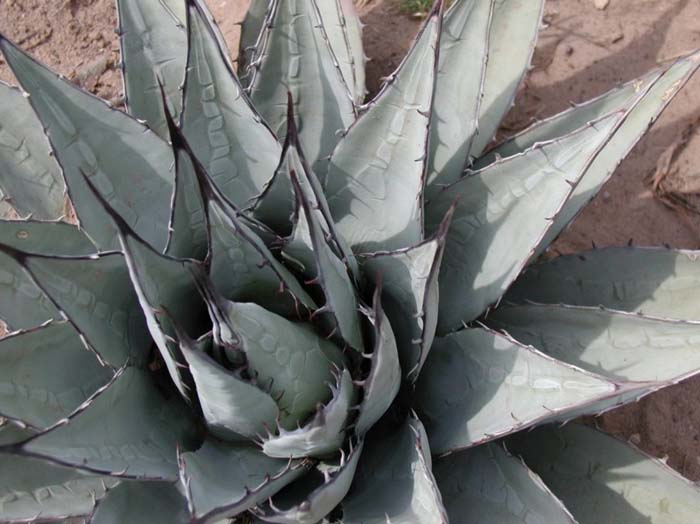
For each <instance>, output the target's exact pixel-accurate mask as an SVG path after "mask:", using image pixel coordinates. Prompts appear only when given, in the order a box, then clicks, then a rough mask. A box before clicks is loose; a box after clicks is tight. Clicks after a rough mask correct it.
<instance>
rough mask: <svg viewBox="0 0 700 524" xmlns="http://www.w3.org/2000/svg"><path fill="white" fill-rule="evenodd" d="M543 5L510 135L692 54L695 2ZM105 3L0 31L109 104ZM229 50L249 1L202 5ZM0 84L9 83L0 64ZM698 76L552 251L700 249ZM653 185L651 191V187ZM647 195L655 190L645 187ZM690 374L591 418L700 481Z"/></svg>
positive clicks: (380, 43)
mask: <svg viewBox="0 0 700 524" xmlns="http://www.w3.org/2000/svg"><path fill="white" fill-rule="evenodd" d="M397 1H398V0H370V1H369V3H368V4H367V5H366V6H365V7H364V8H363V11H362V14H363V20H364V22H365V23H366V24H367V26H366V28H365V42H366V53H367V54H368V55H369V56H370V57H371V59H372V60H371V62H369V64H368V75H369V88H370V90H371V91H376V89H377V87H378V85H379V83H380V78H381V77H382V76H384V75H387V74H388V73H390V72H391V70H392V69H393V67H395V66H396V65H397V64H398V62H399V60H400V59H401V57H402V56H403V54H404V52H405V50H406V49H407V48H408V46H409V44H410V42H411V39H412V37H413V35H414V34H415V32H416V31H417V29H418V27H419V24H420V22H419V21H418V20H416V19H413V18H411V17H410V16H406V15H403V14H400V13H399V10H398V7H397ZM596 3H601V4H605V2H604V1H603V2H601V1H600V0H598V2H596V1H595V0H548V1H547V5H546V14H545V27H544V28H543V31H542V34H541V38H540V41H539V45H538V48H537V52H536V55H535V58H534V64H533V69H532V72H531V74H530V75H529V77H528V79H527V81H526V84H525V86H524V88H523V89H522V91H521V92H520V95H519V97H518V100H517V102H516V106H515V109H514V110H513V111H512V113H511V114H510V115H509V117H508V118H507V120H506V122H505V124H504V126H503V129H502V130H501V132H502V133H503V134H509V133H512V132H514V131H516V130H518V129H521V128H523V127H525V126H526V125H528V124H529V123H530V122H531V121H532V120H533V119H537V118H544V117H546V116H548V115H551V114H553V113H555V112H558V111H561V110H563V109H565V108H566V107H567V106H568V105H569V103H571V102H582V101H584V100H586V99H589V98H591V97H594V96H596V95H598V94H601V93H603V92H605V91H607V90H608V89H610V88H612V87H613V86H615V85H616V84H618V83H620V82H623V81H627V80H630V79H632V78H634V77H636V76H639V75H641V74H642V73H643V72H645V71H647V70H649V69H650V68H652V67H654V65H655V64H656V63H657V62H659V61H662V60H665V59H668V58H671V57H673V56H676V55H679V54H682V53H685V52H687V51H690V50H692V49H694V48H698V47H700V25H698V20H700V2H698V1H697V0H609V2H608V3H607V7H605V8H604V9H600V8H598V7H596V5H595V4H596ZM113 4H114V0H0V31H3V32H5V33H6V34H7V35H8V36H9V37H10V38H12V39H14V40H15V41H16V42H19V43H20V44H21V45H22V46H23V47H24V48H25V49H29V50H30V51H31V52H32V53H33V54H35V55H36V56H37V57H39V58H40V59H41V60H43V61H44V62H45V63H48V64H49V65H50V66H51V67H53V68H54V69H55V70H57V71H59V72H60V73H63V74H64V75H66V76H67V77H68V78H70V79H72V80H73V81H75V82H76V83H78V84H80V85H82V86H84V87H85V88H87V89H90V90H92V91H94V92H95V93H97V94H99V95H100V96H102V97H104V98H107V99H109V100H111V101H112V102H114V103H117V104H118V103H119V102H120V100H121V78H120V74H119V70H118V67H117V64H118V60H119V52H118V42H117V39H116V35H115V33H114V27H115V22H116V15H115V9H114V6H113ZM209 5H210V7H211V9H212V11H213V12H214V15H215V17H216V18H217V20H218V21H219V23H220V25H221V26H222V30H223V32H224V35H225V37H226V39H227V41H228V43H229V46H230V48H231V49H236V47H237V40H238V33H239V28H238V26H237V25H236V24H237V23H238V22H239V21H240V19H241V17H242V13H243V10H244V8H245V7H246V5H247V0H209ZM0 79H3V80H8V81H9V80H11V76H10V74H9V73H8V71H7V68H6V67H5V66H4V63H3V62H2V61H1V60H0ZM699 122H700V75H698V76H696V78H695V79H694V80H693V81H691V83H690V84H689V85H688V86H687V87H686V88H685V89H684V90H683V91H682V92H681V94H680V95H679V96H678V97H677V98H676V99H675V100H674V101H673V102H672V104H671V105H670V107H669V108H668V110H667V111H666V113H665V114H664V116H663V117H662V118H661V119H660V120H659V122H657V124H656V125H655V126H654V127H653V128H652V130H651V132H650V133H649V134H648V135H647V136H646V138H645V139H644V140H642V142H641V143H640V144H639V145H638V146H637V147H636V149H635V150H634V151H633V152H632V154H631V155H630V156H629V157H628V158H627V160H626V161H625V162H624V163H623V164H622V166H621V167H620V168H619V169H618V171H617V173H616V175H615V176H614V177H613V179H612V180H611V181H610V182H609V183H608V184H607V185H606V187H605V188H604V190H603V191H602V192H601V194H600V195H599V196H598V197H597V198H596V199H595V200H594V201H593V203H592V204H591V205H590V206H589V207H588V208H587V209H586V210H585V211H584V212H583V213H582V214H581V216H580V217H579V218H578V219H577V220H576V221H575V222H574V224H573V225H572V227H571V228H570V229H569V230H568V231H567V232H566V233H565V234H564V235H563V236H562V237H561V238H560V239H559V240H558V241H557V242H556V244H555V249H556V250H558V251H561V252H571V251H574V250H581V249H587V248H589V247H590V246H591V244H592V243H595V244H596V245H598V246H605V245H621V244H626V243H627V242H628V241H630V240H632V241H633V242H634V243H635V244H638V245H663V244H667V245H670V246H673V247H677V248H687V249H698V248H700V212H699V211H700V198H699V197H698V196H697V195H698V194H700V134H699V133H698V123H699ZM652 179H654V181H655V183H654V184H653V185H652V183H651V180H652ZM652 188H654V189H652ZM698 400H700V378H698V379H695V380H689V381H687V382H685V383H683V384H680V385H678V386H675V387H673V388H669V389H667V390H666V391H663V392H661V393H657V394H655V395H653V396H651V397H649V398H647V399H645V400H643V401H641V402H640V403H638V404H635V405H631V406H628V407H625V408H622V409H620V410H617V411H616V412H614V413H612V414H608V415H605V416H603V417H601V420H600V423H601V425H602V426H603V427H604V428H605V429H606V430H608V431H611V432H613V433H616V434H618V435H621V436H624V437H626V438H629V439H630V440H631V441H633V442H634V443H636V444H637V445H639V446H640V447H641V448H642V449H645V450H646V451H648V452H649V453H651V454H653V455H656V456H659V457H668V459H669V463H670V464H671V465H672V466H673V467H674V468H676V469H678V470H679V471H681V472H682V473H683V474H684V475H686V476H687V477H689V478H691V479H695V480H698V479H700V441H699V440H698V439H699V434H700V408H699V407H698Z"/></svg>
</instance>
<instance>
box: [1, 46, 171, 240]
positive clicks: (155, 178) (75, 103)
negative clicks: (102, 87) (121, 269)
mask: <svg viewBox="0 0 700 524" xmlns="http://www.w3.org/2000/svg"><path fill="white" fill-rule="evenodd" d="M0 50H1V51H2V53H3V54H4V56H5V59H6V60H7V63H8V65H9V66H10V68H11V69H12V71H13V73H14V74H15V76H16V77H17V79H18V80H19V82H20V84H21V85H22V87H23V88H24V90H25V91H27V93H29V95H30V96H29V101H30V103H31V105H32V107H33V108H34V111H35V112H36V114H37V116H38V117H39V119H40V120H41V122H42V124H43V125H44V128H45V129H46V132H47V135H48V137H49V141H50V143H51V146H52V148H53V151H54V153H55V155H56V159H57V160H58V162H59V164H60V165H61V167H62V169H63V176H64V178H65V181H66V185H67V188H68V194H69V196H70V198H71V201H72V202H73V205H74V207H75V211H76V214H77V216H78V218H79V220H80V223H81V225H82V227H83V228H84V230H85V231H86V232H87V234H88V235H89V236H90V238H91V239H92V240H93V241H94V242H95V243H96V244H97V245H98V246H99V247H100V248H102V249H105V250H106V249H111V248H115V247H117V245H118V244H117V238H116V231H115V229H114V227H113V225H112V223H111V222H110V220H109V217H108V216H107V214H105V212H104V210H103V209H102V206H100V205H99V203H98V202H97V201H96V200H95V198H94V197H93V195H92V193H91V191H90V190H89V188H88V187H87V185H86V182H85V178H84V176H83V175H87V176H88V177H89V178H90V179H91V180H92V182H93V184H94V185H95V186H96V187H97V188H98V190H99V192H100V194H101V195H102V196H103V198H105V199H106V200H107V201H109V202H110V204H111V206H112V207H114V208H115V209H117V211H118V212H119V213H120V214H121V215H122V217H123V218H124V220H125V221H126V222H127V223H128V224H130V225H131V226H133V227H134V229H135V231H137V232H138V233H139V235H141V236H143V237H144V238H145V239H146V240H147V241H148V242H149V243H151V244H153V245H154V246H156V247H157V248H158V249H162V248H163V246H164V245H165V242H166V240H167V224H168V218H167V217H168V215H169V209H170V195H171V193H172V186H173V175H172V173H170V166H171V165H172V158H173V155H172V151H171V150H170V148H169V147H168V144H166V143H165V142H164V141H163V140H161V139H160V138H159V137H158V136H157V135H156V134H155V133H153V132H152V131H150V130H149V129H148V128H147V127H145V126H144V125H142V124H140V123H139V122H137V121H136V120H135V119H133V118H131V117H129V116H128V115H126V114H125V113H122V112H121V111H117V110H116V109H113V108H111V107H109V106H108V105H106V104H105V103H104V102H103V101H101V100H100V99H98V98H95V97H93V96H92V95H90V94H89V93H87V92H85V91H82V90H80V89H79V88H77V87H75V86H73V85H72V84H71V83H69V82H68V81H67V80H65V79H62V78H61V77H59V76H58V75H56V74H54V73H52V72H51V71H49V70H48V69H47V68H46V67H44V66H42V65H41V64H39V63H38V62H36V61H35V60H34V59H32V58H31V57H29V56H28V55H27V54H25V53H24V52H23V51H21V50H20V49H19V48H18V47H16V46H15V45H14V44H12V43H10V41H9V40H7V39H4V38H3V37H0Z"/></svg>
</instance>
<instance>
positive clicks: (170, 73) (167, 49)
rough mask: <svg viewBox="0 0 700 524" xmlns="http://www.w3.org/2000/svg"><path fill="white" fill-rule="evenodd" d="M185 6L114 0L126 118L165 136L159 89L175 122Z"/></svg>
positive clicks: (176, 1)
mask: <svg viewBox="0 0 700 524" xmlns="http://www.w3.org/2000/svg"><path fill="white" fill-rule="evenodd" d="M184 7H185V1H184V0H163V1H155V2H153V1H150V2H143V1H140V0H117V12H118V14H119V29H118V32H119V41H120V44H121V63H122V71H123V75H124V92H125V96H126V106H127V108H128V110H129V113H130V114H132V115H134V116H135V117H136V118H138V119H140V120H143V121H145V122H146V123H147V124H148V127H150V128H151V129H152V130H153V131H155V132H156V133H157V134H158V135H159V136H160V137H161V138H162V139H164V140H167V139H168V137H169V132H168V124H167V122H166V119H165V114H164V110H163V106H162V103H163V100H162V99H161V95H160V86H163V89H164V91H165V95H166V96H165V100H166V103H167V104H168V105H169V107H170V111H171V112H172V113H173V115H175V117H176V118H179V117H180V112H181V111H182V83H183V81H184V78H185V62H186V59H187V30H186V28H185V23H186V17H185V14H186V13H185V9H184Z"/></svg>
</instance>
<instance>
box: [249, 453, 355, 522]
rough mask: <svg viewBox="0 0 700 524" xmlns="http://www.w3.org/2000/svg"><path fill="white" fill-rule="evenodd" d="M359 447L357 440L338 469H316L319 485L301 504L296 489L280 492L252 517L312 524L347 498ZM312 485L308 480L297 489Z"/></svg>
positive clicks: (342, 459)
mask: <svg viewBox="0 0 700 524" xmlns="http://www.w3.org/2000/svg"><path fill="white" fill-rule="evenodd" d="M363 447H364V443H363V442H362V441H361V442H359V443H358V444H357V445H355V446H354V448H352V449H351V450H350V452H349V454H348V455H347V457H346V456H345V454H342V456H341V459H340V464H339V465H338V466H329V465H327V464H324V465H322V466H321V467H319V469H320V470H321V473H322V477H321V478H320V479H318V481H320V485H318V487H316V488H315V489H313V491H311V492H310V493H308V492H307V494H306V496H305V497H303V499H302V500H301V501H299V500H298V492H297V491H298V490H290V491H289V492H284V491H283V492H282V493H280V494H278V496H277V497H274V498H273V499H272V501H271V502H269V503H268V504H266V505H264V506H262V507H261V508H258V509H255V510H254V514H256V515H258V516H259V517H260V518H261V519H262V520H264V521H265V522H272V523H276V524H316V523H317V522H319V521H320V520H321V519H323V517H325V516H326V515H328V514H329V513H330V512H331V511H332V510H333V509H334V508H335V507H336V506H337V505H338V504H340V502H341V501H342V500H343V499H344V498H345V496H346V495H347V493H348V491H349V490H350V485H351V484H352V481H353V478H354V476H355V471H356V470H357V465H358V463H359V461H360V457H361V456H362V449H363ZM321 468H323V469H321ZM312 482H313V481H309V482H308V483H307V485H306V486H300V488H301V489H304V490H306V489H308V485H313V483H312Z"/></svg>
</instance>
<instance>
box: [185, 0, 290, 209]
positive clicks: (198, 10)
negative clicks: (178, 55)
mask: <svg viewBox="0 0 700 524" xmlns="http://www.w3.org/2000/svg"><path fill="white" fill-rule="evenodd" d="M187 9H188V28H189V52H188V58H187V75H186V80H185V88H184V89H185V91H184V109H183V115H182V122H181V127H182V132H183V134H184V135H185V137H186V138H187V142H188V143H189V145H190V146H191V148H192V152H193V154H194V156H195V157H196V158H197V160H198V161H199V162H201V164H202V165H203V166H204V169H205V170H206V171H207V173H208V174H209V175H210V176H211V178H212V179H213V180H214V182H215V184H216V185H217V187H218V188H219V189H220V190H221V192H222V193H223V194H224V195H226V197H227V198H229V199H230V200H231V201H232V202H234V203H235V204H236V205H237V206H239V207H244V206H245V205H247V204H248V203H249V201H250V200H251V199H253V198H254V197H256V196H257V195H259V194H260V192H261V191H262V189H263V187H264V185H265V183H266V182H267V181H268V180H269V178H270V177H271V176H272V173H273V172H274V169H275V166H276V164H277V159H278V158H279V155H280V151H281V146H280V144H279V143H278V142H277V139H276V138H275V136H274V135H273V134H272V132H271V131H270V129H269V128H268V127H267V125H266V124H265V123H263V122H262V121H261V118H260V116H259V115H258V113H257V112H256V110H255V108H253V106H252V105H251V102H250V100H249V99H248V96H247V95H246V94H245V92H244V91H243V88H242V87H241V85H240V83H239V81H238V78H237V77H236V74H235V73H234V71H233V69H232V66H231V64H230V63H229V61H228V58H227V56H226V55H225V54H223V52H222V49H221V47H220V45H219V43H218V41H217V37H216V31H215V29H214V28H213V27H212V25H211V24H210V23H209V22H208V20H207V16H206V12H205V11H204V8H203V6H202V4H201V3H200V2H193V1H190V2H188V8H187ZM253 151H254V152H255V154H253V153H252V152H253Z"/></svg>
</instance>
